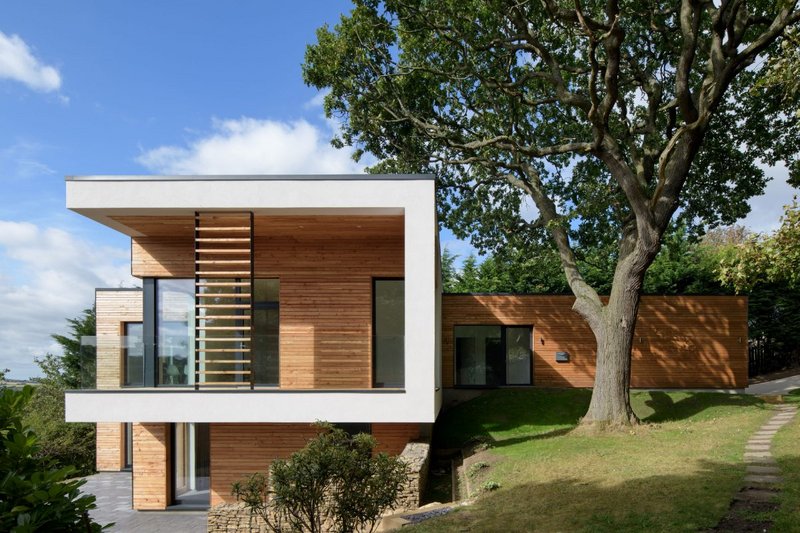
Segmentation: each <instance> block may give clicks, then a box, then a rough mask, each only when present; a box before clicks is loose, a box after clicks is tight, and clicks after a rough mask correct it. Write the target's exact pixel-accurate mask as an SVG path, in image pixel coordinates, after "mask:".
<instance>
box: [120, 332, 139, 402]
mask: <svg viewBox="0 0 800 533" xmlns="http://www.w3.org/2000/svg"><path fill="white" fill-rule="evenodd" d="M123 335H124V337H123V343H122V349H123V357H122V366H123V368H124V370H123V385H125V386H126V387H143V386H144V328H143V326H142V323H141V322H126V323H125V327H124V331H123Z"/></svg>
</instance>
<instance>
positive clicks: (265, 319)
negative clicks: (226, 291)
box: [252, 279, 280, 385]
mask: <svg viewBox="0 0 800 533" xmlns="http://www.w3.org/2000/svg"><path fill="white" fill-rule="evenodd" d="M253 328H254V333H255V337H254V338H253V354H252V355H253V364H252V372H253V381H254V383H256V384H257V385H278V371H279V367H278V363H279V358H278V354H279V346H280V343H279V335H278V333H279V329H280V281H279V280H277V279H257V280H255V292H254V300H253Z"/></svg>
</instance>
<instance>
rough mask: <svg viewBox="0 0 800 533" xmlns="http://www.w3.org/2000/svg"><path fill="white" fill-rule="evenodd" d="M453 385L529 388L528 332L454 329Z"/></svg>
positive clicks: (502, 328) (494, 328) (498, 328)
mask: <svg viewBox="0 0 800 533" xmlns="http://www.w3.org/2000/svg"><path fill="white" fill-rule="evenodd" d="M454 340H455V351H456V354H455V355H456V385H462V386H487V387H495V386H498V385H530V384H531V328H529V327H506V326H456V327H455V329H454Z"/></svg>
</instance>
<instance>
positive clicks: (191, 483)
mask: <svg viewBox="0 0 800 533" xmlns="http://www.w3.org/2000/svg"><path fill="white" fill-rule="evenodd" d="M172 431H173V433H172V465H173V466H172V500H173V505H175V506H180V507H200V508H206V507H208V505H209V501H210V498H209V496H210V493H209V431H208V424H173V426H172Z"/></svg>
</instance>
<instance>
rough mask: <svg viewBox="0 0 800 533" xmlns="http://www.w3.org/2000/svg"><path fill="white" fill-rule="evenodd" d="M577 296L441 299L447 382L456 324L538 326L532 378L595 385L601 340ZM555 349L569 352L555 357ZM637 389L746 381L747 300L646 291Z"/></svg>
mask: <svg viewBox="0 0 800 533" xmlns="http://www.w3.org/2000/svg"><path fill="white" fill-rule="evenodd" d="M574 301H575V299H574V298H573V297H571V296H543V295H516V296H510V295H455V294H447V295H444V296H443V298H442V380H443V385H444V386H445V387H453V385H454V361H453V359H454V348H453V328H454V326H455V325H459V324H461V325H464V324H468V325H478V324H500V325H526V326H531V325H532V326H533V383H534V384H535V385H537V386H542V387H591V386H592V385H593V382H594V369H595V356H596V353H595V351H596V342H595V338H594V335H593V334H592V332H591V330H590V329H589V327H588V326H587V325H586V322H585V321H584V320H583V319H582V318H581V317H580V316H579V315H578V314H577V313H575V312H574V311H573V310H572V304H573V302H574ZM557 351H565V352H569V357H570V360H569V362H567V363H557V362H556V361H555V353H556V352H557ZM631 372H632V374H631V385H632V386H633V387H658V388H669V387H697V388H744V387H746V386H747V299H746V298H745V297H738V296H736V297H735V296H644V297H642V303H641V306H640V308H639V319H638V322H637V324H636V330H635V334H634V343H633V354H632V368H631Z"/></svg>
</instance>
